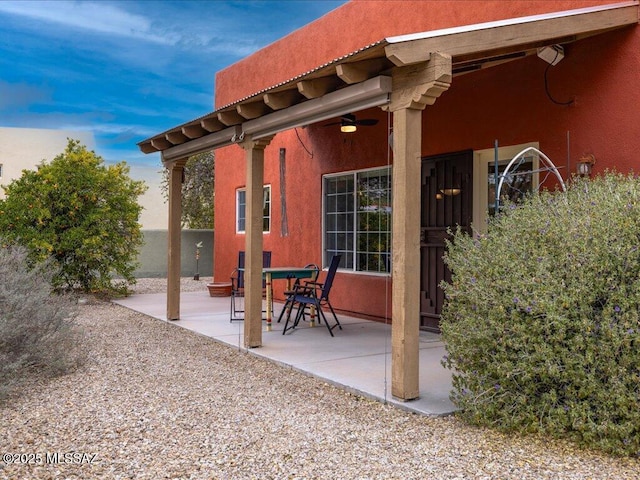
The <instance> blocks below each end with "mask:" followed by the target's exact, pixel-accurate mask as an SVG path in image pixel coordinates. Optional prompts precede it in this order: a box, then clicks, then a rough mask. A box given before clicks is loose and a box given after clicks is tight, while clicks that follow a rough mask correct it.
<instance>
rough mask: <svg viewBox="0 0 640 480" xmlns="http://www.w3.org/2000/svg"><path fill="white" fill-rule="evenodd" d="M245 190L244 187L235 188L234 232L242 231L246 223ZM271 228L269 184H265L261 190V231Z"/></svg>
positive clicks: (267, 230)
mask: <svg viewBox="0 0 640 480" xmlns="http://www.w3.org/2000/svg"><path fill="white" fill-rule="evenodd" d="M246 211H247V191H246V189H244V188H241V189H238V190H236V233H244V232H245V227H246V223H247V221H246V220H247V219H246ZM270 229H271V185H265V187H264V189H263V191H262V231H263V232H269V231H270Z"/></svg>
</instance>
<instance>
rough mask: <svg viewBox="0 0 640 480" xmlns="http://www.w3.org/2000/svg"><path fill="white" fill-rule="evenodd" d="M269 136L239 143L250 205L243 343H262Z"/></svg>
mask: <svg viewBox="0 0 640 480" xmlns="http://www.w3.org/2000/svg"><path fill="white" fill-rule="evenodd" d="M271 138H273V137H268V138H264V139H260V140H257V141H253V140H251V139H248V140H245V141H244V142H242V143H241V144H240V145H241V146H242V148H244V149H245V152H246V160H247V185H246V189H247V190H246V192H247V206H246V215H245V217H246V226H245V271H244V286H245V309H244V346H245V347H246V348H255V347H260V346H262V218H263V195H264V194H263V189H264V187H263V182H264V149H265V147H266V146H267V145H268V144H269V142H270V141H271Z"/></svg>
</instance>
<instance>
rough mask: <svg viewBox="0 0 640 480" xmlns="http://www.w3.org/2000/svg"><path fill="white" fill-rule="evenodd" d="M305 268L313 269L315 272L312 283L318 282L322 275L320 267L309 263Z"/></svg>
mask: <svg viewBox="0 0 640 480" xmlns="http://www.w3.org/2000/svg"><path fill="white" fill-rule="evenodd" d="M304 268H313V269H315V272H314V273H313V274H312V275H311V280H310V281H311V282H315V281H317V280H318V275H320V267H319V266H318V265H316V264H315V263H308V264H306V265H305V266H304ZM298 283H299V282H298Z"/></svg>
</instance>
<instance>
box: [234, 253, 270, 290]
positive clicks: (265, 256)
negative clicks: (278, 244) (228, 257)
mask: <svg viewBox="0 0 640 480" xmlns="http://www.w3.org/2000/svg"><path fill="white" fill-rule="evenodd" d="M270 266H271V252H262V268H269V267H270ZM262 287H263V288H264V287H266V282H265V280H263V281H262ZM238 288H244V251H243V250H240V251H239V252H238Z"/></svg>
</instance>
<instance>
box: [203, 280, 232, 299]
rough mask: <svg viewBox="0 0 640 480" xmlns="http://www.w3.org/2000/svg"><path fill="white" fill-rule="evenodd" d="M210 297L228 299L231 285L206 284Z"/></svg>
mask: <svg viewBox="0 0 640 480" xmlns="http://www.w3.org/2000/svg"><path fill="white" fill-rule="evenodd" d="M207 288H208V289H209V296H210V297H230V296H231V283H207Z"/></svg>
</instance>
